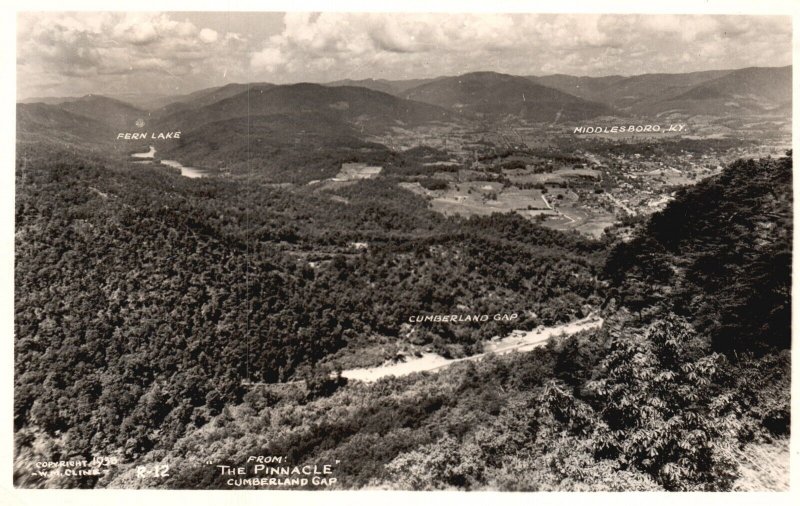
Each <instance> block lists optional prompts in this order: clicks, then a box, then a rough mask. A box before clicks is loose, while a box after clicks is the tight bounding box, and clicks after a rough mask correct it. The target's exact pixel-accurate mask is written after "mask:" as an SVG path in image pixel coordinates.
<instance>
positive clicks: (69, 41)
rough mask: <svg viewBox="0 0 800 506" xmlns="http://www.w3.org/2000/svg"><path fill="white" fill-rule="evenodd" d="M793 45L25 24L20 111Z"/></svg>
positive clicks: (673, 22)
mask: <svg viewBox="0 0 800 506" xmlns="http://www.w3.org/2000/svg"><path fill="white" fill-rule="evenodd" d="M791 36H792V33H791V19H790V18H789V17H788V16H752V15H748V16H715V15H700V14H694V15H621V14H603V15H600V14H494V13H490V14H447V13H445V14H441V13H439V14H422V13H405V14H404V13H391V14H381V13H346V12H324V13H304V12H290V13H274V12H247V13H231V12H196V13H191V12H153V13H151V12H80V13H69V12H36V13H19V14H18V17H17V65H16V67H17V98H18V99H25V98H30V97H48V96H52V97H60V96H81V95H85V94H89V93H97V94H109V95H119V94H128V93H137V94H157V95H161V94H182V93H189V92H191V91H195V90H198V89H202V88H206V87H210V86H218V85H222V84H226V83H231V82H272V83H278V84H283V83H293V82H329V81H335V80H339V79H347V78H349V79H365V78H375V79H412V78H425V77H436V76H441V75H457V74H463V73H466V72H472V71H478V70H491V71H496V72H504V73H509V74H515V75H547V74H557V73H560V74H572V75H588V76H603V75H636V74H644V73H653V72H692V71H698V70H712V69H728V68H742V67H749V66H783V65H789V64H791V62H792V56H791Z"/></svg>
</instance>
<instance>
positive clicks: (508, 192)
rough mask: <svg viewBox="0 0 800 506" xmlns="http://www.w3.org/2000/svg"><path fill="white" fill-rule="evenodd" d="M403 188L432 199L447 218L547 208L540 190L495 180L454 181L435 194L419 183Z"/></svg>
mask: <svg viewBox="0 0 800 506" xmlns="http://www.w3.org/2000/svg"><path fill="white" fill-rule="evenodd" d="M400 185H401V186H402V187H404V188H407V189H409V190H411V191H413V192H415V193H418V194H420V195H425V196H426V197H429V198H430V199H431V206H432V207H433V209H434V210H435V211H437V212H440V213H442V214H444V215H446V216H452V215H456V214H460V215H465V216H470V215H487V214H491V213H498V212H499V213H505V212H509V211H530V210H544V209H548V205H547V202H545V200H544V199H543V198H542V192H541V191H539V190H535V189H531V190H520V189H518V188H504V187H503V184H502V183H498V182H493V181H468V182H464V183H453V182H451V183H450V184H449V185H448V188H447V189H446V190H435V191H433V190H427V189H425V188H423V187H422V186H420V185H419V184H418V183H401V184H400Z"/></svg>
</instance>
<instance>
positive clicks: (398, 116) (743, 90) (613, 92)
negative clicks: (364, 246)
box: [17, 66, 792, 157]
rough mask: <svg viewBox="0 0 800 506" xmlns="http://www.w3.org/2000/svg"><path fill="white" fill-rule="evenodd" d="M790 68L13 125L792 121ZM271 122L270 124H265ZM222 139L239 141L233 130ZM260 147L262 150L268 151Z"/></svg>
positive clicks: (252, 103) (407, 83)
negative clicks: (696, 118)
mask: <svg viewBox="0 0 800 506" xmlns="http://www.w3.org/2000/svg"><path fill="white" fill-rule="evenodd" d="M791 71H792V69H791V67H790V66H789V67H767V68H759V67H753V68H745V69H738V70H713V71H707V72H692V73H686V74H643V75H639V76H630V77H624V76H606V77H577V76H568V75H551V76H543V77H537V76H527V77H522V76H512V75H508V74H500V73H496V72H473V73H469V74H464V75H461V76H453V77H440V78H436V79H413V80H400V81H389V80H381V79H378V80H373V79H368V80H361V81H352V80H345V81H337V82H332V83H327V84H325V85H321V84H311V83H299V84H288V85H276V84H271V83H233V84H228V85H225V86H219V87H213V88H207V89H203V90H198V91H196V92H193V93H189V94H185V95H176V96H172V97H156V96H152V95H150V96H147V97H144V98H142V99H141V100H136V103H137V104H139V105H142V104H147V106H146V107H140V106H136V105H132V104H131V103H130V102H126V101H123V100H119V99H118V98H112V97H106V96H102V95H86V96H84V97H77V98H76V97H64V98H43V99H38V100H37V101H36V102H35V103H20V104H18V106H17V131H18V138H20V139H21V140H23V141H24V140H31V139H44V138H48V137H49V138H52V139H57V140H59V141H61V142H82V143H87V142H88V143H95V144H97V143H105V142H110V141H112V140H113V139H114V138H115V136H116V134H117V133H118V132H137V131H150V132H152V131H177V130H180V131H182V132H184V133H186V134H190V133H191V132H201V133H202V135H203V136H205V137H208V138H210V139H211V138H214V137H220V136H221V135H222V131H221V130H222V129H225V128H233V127H235V130H236V131H237V132H240V131H243V132H245V133H247V135H246V136H245V138H243V139H242V140H241V141H239V144H242V146H244V145H247V143H250V144H249V145H250V146H252V145H254V144H253V143H261V145H262V146H272V148H275V149H279V148H280V149H283V148H286V147H287V146H289V145H290V144H289V143H288V139H298V138H307V139H310V138H313V139H314V141H313V143H312V144H313V145H314V146H316V147H321V146H329V145H330V144H331V142H333V141H335V140H337V139H338V140H342V139H346V142H345V143H346V144H347V145H348V146H351V148H353V149H358V148H357V147H356V146H358V142H356V141H355V140H354V139H359V140H361V141H363V140H367V138H368V137H369V136H370V135H374V134H380V133H382V132H386V131H388V130H389V129H391V128H395V127H401V128H413V127H416V126H420V125H425V124H433V123H437V122H449V123H453V122H462V121H474V120H481V121H496V120H514V119H520V120H526V121H531V122H542V123H551V124H552V123H570V122H572V123H574V122H576V121H585V120H590V119H592V118H597V117H601V116H618V117H632V118H636V117H639V118H656V117H659V116H662V115H679V116H682V117H691V116H697V115H701V116H715V117H721V118H738V117H745V116H750V115H761V114H766V115H782V116H784V117H788V116H789V115H790V114H791V100H792V77H791ZM24 102H31V100H26V101H24ZM246 118H257V119H250V120H246ZM271 121H272V122H274V127H275V128H271V127H270V122H271ZM259 136H261V137H259ZM265 136H270V139H267V138H266V137H265ZM303 136H305V137H303ZM224 138H225V139H227V140H228V141H230V142H234V143H235V142H236V141H235V140H233V139H232V138H231V136H230V135H225V136H224ZM279 138H282V139H284V140H280V139H279ZM187 140H188V137H187V136H186V135H184V136H183V137H182V139H181V142H180V143H178V145H177V146H176V145H163V147H164V148H165V149H170V150H171V149H179V148H180V151H181V152H184V151H187V150H190V149H191V146H195V147H197V149H199V150H202V151H203V152H205V153H208V154H209V157H211V156H212V155H213V153H214V152H215V151H217V150H219V149H220V148H219V147H218V144H215V143H214V142H201V143H197V142H195V143H191V144H190V145H189V144H187V143H186V141H187ZM284 141H286V142H284ZM201 146H202V147H201ZM215 146H216V147H215ZM242 146H239V145H238V144H237V145H234V146H226V148H225V150H226V151H228V150H233V151H236V150H237V149H238V150H244V149H245V148H244V147H242ZM272 148H270V149H272ZM262 151H263V152H264V153H267V152H268V150H266V148H265V149H264V150H262ZM243 152H244V151H243ZM187 155H190V154H189V153H188V152H187ZM265 156H266V154H265Z"/></svg>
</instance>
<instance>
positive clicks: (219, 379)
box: [15, 152, 792, 490]
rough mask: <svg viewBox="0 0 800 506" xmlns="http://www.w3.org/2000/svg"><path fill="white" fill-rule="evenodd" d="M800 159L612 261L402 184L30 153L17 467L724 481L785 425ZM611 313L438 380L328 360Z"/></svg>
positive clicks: (580, 243)
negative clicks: (411, 340) (463, 314)
mask: <svg viewBox="0 0 800 506" xmlns="http://www.w3.org/2000/svg"><path fill="white" fill-rule="evenodd" d="M791 163H792V162H791V158H790V157H785V158H780V159H766V160H760V161H740V162H736V163H734V164H732V165H731V167H729V168H727V169H726V170H725V171H724V172H723V174H721V175H720V176H718V177H715V178H713V179H710V180H708V181H705V182H703V183H700V184H698V185H697V186H696V187H694V188H691V189H687V190H685V191H682V192H681V193H680V194H679V195H678V197H677V198H676V199H675V201H674V202H672V203H671V204H670V205H668V206H667V208H666V209H665V210H664V211H663V212H661V213H658V214H656V215H654V216H653V217H652V219H650V220H649V221H648V222H647V223H645V224H642V225H641V227H640V229H639V231H638V233H637V235H636V237H635V238H634V239H633V240H632V241H631V242H629V243H623V244H618V245H614V246H613V248H612V249H611V250H610V252H609V251H608V249H607V246H606V245H605V244H603V243H599V242H594V241H586V240H583V239H580V238H579V237H576V236H575V235H569V234H563V233H559V232H554V231H550V230H546V229H542V228H540V227H538V226H536V225H534V224H532V223H529V222H527V221H525V220H522V219H521V218H518V217H516V216H513V215H492V216H489V217H485V218H473V219H468V220H465V219H456V218H449V219H445V218H442V217H440V216H439V215H437V214H435V213H433V212H431V211H429V210H428V209H427V208H426V204H425V201H424V200H422V199H420V198H419V197H417V196H415V195H413V194H411V193H409V192H405V191H402V190H400V189H399V188H398V187H396V186H395V182H394V181H393V180H392V179H391V178H385V179H383V178H379V179H376V180H371V181H362V182H359V183H357V184H353V185H351V186H347V187H345V188H339V189H336V190H330V191H322V192H316V191H313V190H309V189H308V188H305V187H297V188H293V189H291V190H288V189H276V188H272V187H269V186H262V185H259V184H254V183H253V182H252V181H251V182H249V183H245V182H243V181H240V180H236V179H234V180H224V179H218V180H203V181H191V180H187V179H185V178H181V177H179V176H177V175H174V174H170V173H165V172H163V171H158V170H135V171H134V170H130V168H119V167H117V166H115V165H114V164H113V163H109V162H106V161H104V160H103V159H102V158H97V157H92V156H90V155H85V154H81V155H72V154H69V153H63V152H62V153H58V154H51V155H48V156H44V157H43V156H33V155H30V154H25V153H24V152H23V156H22V157H21V160H20V164H19V167H18V170H17V181H18V188H17V195H18V199H17V238H16V240H17V243H16V247H17V264H16V294H15V295H16V307H15V310H16V315H15V316H16V318H15V325H16V327H15V331H16V340H15V347H16V356H15V364H16V371H15V372H16V375H15V389H16V390H15V428H16V431H17V432H16V434H17V437H16V449H17V458H18V460H19V461H24V460H25V459H26V458H30V457H33V456H36V457H39V458H46V459H56V460H58V459H59V458H62V457H63V458H66V457H68V456H76V455H79V456H83V457H85V458H91V456H92V455H96V454H109V453H111V454H114V455H119V457H120V458H121V461H122V464H121V465H120V466H118V467H117V468H115V469H113V470H112V471H111V472H110V474H109V475H107V476H104V477H102V478H100V479H99V481H98V480H97V479H91V478H87V479H85V481H83V482H81V483H79V484H80V485H81V486H112V487H168V488H227V487H229V485H228V484H227V483H226V480H225V478H224V477H222V476H220V475H219V473H218V472H217V470H216V468H214V467H213V466H207V465H204V464H203V463H204V462H206V461H211V462H214V463H219V464H225V463H228V464H230V465H238V464H242V463H244V462H245V461H246V459H247V457H248V456H250V455H281V456H285V457H286V458H287V460H288V462H289V463H291V464H297V465H300V464H314V463H320V464H329V463H332V462H335V461H339V464H337V466H336V476H337V478H338V480H339V481H338V482H337V485H336V486H338V487H341V488H360V487H385V488H397V487H400V488H407V489H450V488H452V489H470V490H474V489H502V490H663V489H666V490H728V489H730V488H733V487H735V486H736V485H735V484H736V483H737V480H740V479H741V475H742V473H741V471H740V466H739V460H740V459H738V458H737V455H741V454H742V452H747V451H748V448H751V447H752V445H754V444H764V445H776V446H777V445H781V444H782V442H785V441H786V440H787V437H788V434H789V423H790V411H789V391H790V389H789V384H790V350H789V343H790V334H789V330H790V328H789V316H790V314H789V308H790V278H789V271H788V266H789V265H790V263H791V222H792V217H791V190H790V188H791V185H790V181H791ZM333 197H337V198H333ZM342 199H344V200H345V201H346V202H347V204H344V203H343V202H342ZM353 243H358V244H359V245H361V244H366V247H362V246H358V247H356V246H354V245H353ZM603 266H604V267H603ZM598 276H600V278H599V279H598ZM603 301H605V302H606V304H605V314H604V315H603V316H604V317H605V319H606V321H605V324H604V326H603V329H602V330H600V331H590V332H584V333H582V334H578V335H575V336H573V337H571V338H554V339H552V340H551V341H550V342H548V344H547V345H546V346H545V347H542V348H539V349H536V350H534V351H533V352H530V353H524V354H511V355H508V356H503V357H489V358H486V359H484V360H482V361H480V362H477V363H475V362H466V363H462V364H458V365H455V366H453V367H451V368H449V369H447V370H444V371H442V372H440V373H437V374H416V375H412V376H409V377H404V378H385V379H382V380H380V381H378V382H376V383H374V384H363V383H358V382H350V383H349V384H348V383H346V382H345V381H344V380H343V379H341V378H339V377H337V376H335V375H334V376H331V375H330V373H331V372H333V369H331V368H329V367H328V365H327V363H326V361H327V360H329V359H330V357H331V356H333V355H334V354H342V353H344V352H347V351H348V350H351V351H353V352H355V353H358V352H359V351H360V350H361V349H362V347H363V346H364V344H365V338H366V337H368V336H374V335H380V336H383V337H384V338H388V339H394V340H400V339H405V338H406V337H407V336H405V335H404V334H403V333H402V332H401V330H400V329H401V326H402V324H403V323H405V321H406V319H407V317H408V316H409V315H413V314H426V313H449V312H451V311H452V308H453V307H454V306H455V305H457V304H458V305H461V306H463V307H466V308H468V310H469V311H474V312H481V313H491V312H500V311H504V310H506V309H508V308H509V307H510V306H512V307H518V308H519V311H520V313H521V314H523V315H525V316H524V317H523V318H521V319H520V321H518V322H517V323H515V324H514V326H513V327H510V326H508V325H505V324H503V323H500V322H497V323H493V324H491V325H486V326H479V325H476V326H469V325H466V326H463V327H453V326H449V327H448V326H444V325H431V326H430V327H428V328H426V329H425V330H426V331H425V332H424V333H421V334H420V336H418V339H420V341H421V342H422V343H424V344H425V345H430V346H433V347H434V348H435V349H438V350H442V351H445V350H446V351H448V352H452V353H454V354H458V353H461V354H469V353H473V352H475V351H479V350H480V348H481V343H482V341H483V340H485V339H487V338H490V337H492V336H493V335H497V334H502V333H505V332H508V331H510V330H512V329H513V328H533V327H534V326H536V325H539V324H553V323H558V322H564V321H568V320H570V319H573V318H575V317H580V316H584V315H585V313H586V309H585V307H592V306H599V305H600V304H601V302H603ZM534 314H535V316H534ZM437 347H438V348H437ZM337 356H338V355H337ZM300 379H304V380H305V381H304V382H293V383H288V384H285V385H282V386H280V387H274V386H270V385H269V383H275V382H285V381H294V380H300ZM243 380H251V381H253V382H258V383H259V384H256V385H253V384H249V383H247V382H246V381H245V382H244V383H243ZM156 463H157V464H162V465H170V466H171V467H170V469H171V472H170V476H169V477H166V478H160V479H154V478H145V479H142V478H140V477H137V475H136V472H135V466H136V465H142V464H156ZM17 480H18V481H17V483H20V484H23V485H26V486H76V482H75V481H70V482H68V483H67V482H65V483H60V482H58V481H57V480H51V481H43V480H42V481H30V480H31V478H30V477H29V476H27V477H26V476H24V475H23V473H21V472H20V473H19V474H18V478H17Z"/></svg>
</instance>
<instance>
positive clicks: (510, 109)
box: [403, 72, 614, 122]
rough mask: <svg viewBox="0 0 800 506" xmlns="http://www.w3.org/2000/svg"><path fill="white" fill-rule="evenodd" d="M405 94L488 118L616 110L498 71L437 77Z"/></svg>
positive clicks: (567, 116)
mask: <svg viewBox="0 0 800 506" xmlns="http://www.w3.org/2000/svg"><path fill="white" fill-rule="evenodd" d="M403 96H404V98H407V99H410V100H416V101H418V102H426V103H429V104H436V105H438V106H441V107H447V108H449V109H453V110H455V111H458V112H461V113H464V114H467V115H469V116H478V117H487V118H499V117H504V116H517V117H519V118H523V119H526V120H531V121H543V122H556V121H568V120H581V119H589V118H594V117H597V116H604V115H611V114H613V113H614V111H613V109H612V108H611V107H609V106H607V105H604V104H601V103H598V102H591V101H588V100H585V99H582V98H579V97H576V96H575V95H570V94H568V93H564V92H562V91H559V90H557V89H555V88H550V87H547V86H542V85H540V84H536V83H535V82H532V81H531V80H530V79H525V78H524V77H517V76H510V75H507V74H498V73H496V72H473V73H470V74H464V75H462V76H456V77H447V78H444V79H436V80H434V81H431V82H429V83H425V84H422V85H420V86H417V87H414V88H411V89H409V90H407V91H406V92H405V93H403Z"/></svg>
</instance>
